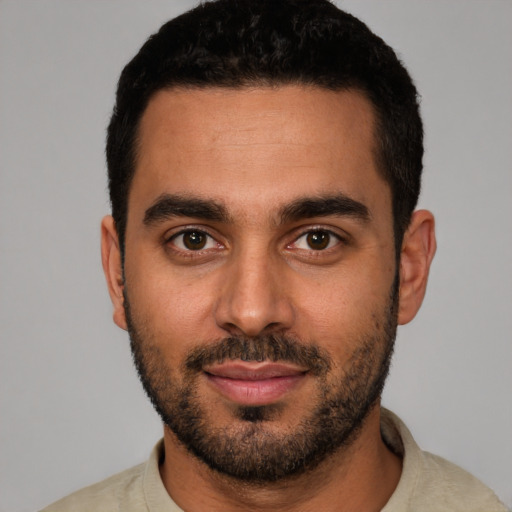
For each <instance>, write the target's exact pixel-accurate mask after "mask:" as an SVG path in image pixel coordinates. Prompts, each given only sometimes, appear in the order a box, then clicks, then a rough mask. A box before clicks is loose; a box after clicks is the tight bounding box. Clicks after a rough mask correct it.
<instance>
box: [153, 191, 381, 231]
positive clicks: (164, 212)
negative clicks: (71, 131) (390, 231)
mask: <svg viewBox="0 0 512 512" xmlns="http://www.w3.org/2000/svg"><path fill="white" fill-rule="evenodd" d="M330 215H334V216H340V217H352V218H354V219H356V220H360V221H364V222H367V221H369V220H370V218H371V216H370V212H369V210H368V208H367V207H366V206H365V205H364V204H363V203H361V202H359V201H356V200H355V199H352V198H351V197H348V196H346V195H345V194H336V195H332V196H331V195H327V196H312V197H302V198H299V199H296V200H295V201H293V202H291V203H289V204H287V205H286V206H284V207H283V208H282V209H281V211H280V213H279V219H280V223H281V224H285V223H287V222H296V221H298V220H301V219H309V218H313V217H327V216H330ZM173 217H193V218H196V219H201V220H209V221H216V222H226V223H227V222H231V217H230V215H229V214H228V212H227V210H226V207H225V206H224V205H222V204H221V203H218V202H216V201H214V200H211V199H202V198H198V197H190V196H181V195H174V194H163V195H161V196H160V197H159V198H158V199H157V200H156V201H155V202H154V203H153V204H152V205H151V206H150V207H149V208H148V209H147V210H146V212H145V214H144V224H145V225H146V226H152V225H155V224H159V223H160V222H163V221H165V220H168V219H171V218H173Z"/></svg>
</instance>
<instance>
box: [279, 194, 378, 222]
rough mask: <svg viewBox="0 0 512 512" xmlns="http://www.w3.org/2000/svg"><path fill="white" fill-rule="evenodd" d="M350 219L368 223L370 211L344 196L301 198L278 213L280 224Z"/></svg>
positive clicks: (361, 204)
mask: <svg viewBox="0 0 512 512" xmlns="http://www.w3.org/2000/svg"><path fill="white" fill-rule="evenodd" d="M331 215H334V216H338V217H351V218H354V219H356V220H360V221H363V222H368V221H369V220H370V219H371V215H370V210H369V209H368V207H367V206H365V205H364V204H363V203H361V202H359V201H356V200H355V199H352V198H351V197H349V196H347V195H345V194H335V195H326V196H313V197H302V198H299V199H297V200H295V201H293V202H292V203H290V204H288V205H286V206H285V207H284V208H283V209H282V210H281V213H280V219H281V223H283V224H284V223H286V222H295V221H298V220H301V219H310V218H313V217H328V216H331Z"/></svg>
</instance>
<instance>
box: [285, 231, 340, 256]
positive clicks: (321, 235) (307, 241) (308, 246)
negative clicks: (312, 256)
mask: <svg viewBox="0 0 512 512" xmlns="http://www.w3.org/2000/svg"><path fill="white" fill-rule="evenodd" d="M340 240H341V239H340V237H339V236H337V235H335V234H334V233H332V232H331V231H327V230H325V229H315V230H314V231H308V232H307V233H304V234H303V235H301V236H299V238H297V240H295V242H294V243H293V246H294V248H296V249H303V250H306V251H311V250H313V251H323V250H325V249H330V248H331V247H334V246H335V245H337V244H339V243H340Z"/></svg>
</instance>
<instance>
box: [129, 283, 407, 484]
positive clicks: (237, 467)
mask: <svg viewBox="0 0 512 512" xmlns="http://www.w3.org/2000/svg"><path fill="white" fill-rule="evenodd" d="M397 305H398V286H397V283H396V282H395V284H394V286H393V290H392V293H391V294H390V299H389V301H388V303H387V304H386V306H385V308H384V310H383V311H382V312H381V313H380V315H372V319H373V322H374V324H373V325H372V326H371V327H372V329H371V332H367V333H365V334H362V335H360V338H359V339H358V340H357V344H355V346H357V349H355V350H354V351H353V352H352V354H351V356H350V358H349V360H348V362H347V363H346V364H344V368H346V369H343V370H342V369H339V370H338V371H337V372H338V373H337V374H333V371H332V368H333V362H332V359H331V357H330V355H329V354H328V353H327V352H326V351H325V350H323V349H322V348H321V347H320V345H319V344H316V343H305V342H303V341H302V340H299V339H296V338H292V337H290V336H286V335H280V334H271V335H264V336H257V337H251V338H249V337H244V336H233V337H229V338H225V339H221V340H220V341H217V342H215V343H203V344H201V345H200V346H197V347H196V348H194V349H192V350H190V352H189V353H188V354H187V356H186V358H185V360H184V361H183V362H182V365H181V367H180V368H179V369H178V370H173V369H171V368H170V367H169V365H168V364H167V363H166V360H165V357H164V355H163V351H162V350H161V348H160V346H159V343H158V342H157V340H156V339H154V338H153V337H152V336H151V334H150V331H149V329H148V328H147V327H148V326H147V325H144V323H143V322H140V323H139V322H138V321H137V319H135V318H134V315H133V313H132V311H131V309H130V304H129V301H128V296H127V293H125V312H126V320H127V325H128V332H129V335H130V340H131V349H132V355H133V360H134V363H135V366H136V368H137V372H138V374H139V377H140V379H141V382H142V385H143V387H144V390H145V391H146V394H147V395H148V397H149V399H150V400H151V402H152V403H153V406H154V407H155V409H156V411H157V412H158V414H159V415H160V417H161V419H162V421H163V422H164V424H165V425H166V426H167V427H168V428H169V429H170V430H171V431H172V432H173V433H174V434H175V436H176V437H177V439H178V440H179V441H180V442H181V443H182V445H183V446H184V447H185V448H186V449H187V450H188V451H189V452H190V453H192V454H193V455H194V456H196V457H197V458H199V459H200V460H201V461H203V462H204V463H205V464H207V465H208V466H209V467H210V468H211V469H213V470H214V471H216V472H219V473H220V474H222V475H226V476H229V477H232V478H234V479H236V480H239V481H242V482H245V483H252V484H264V483H269V482H275V481H278V480H282V479H286V478H293V477H297V476H300V475H302V474H304V473H305V472H307V471H311V470H312V469H314V468H316V467H317V466H318V465H319V464H320V463H321V462H322V461H324V460H325V459H327V458H328V457H329V456H330V455H332V454H334V453H335V452H338V451H339V450H340V449H342V448H344V447H348V446H350V445H351V444H352V443H353V442H354V441H355V439H357V436H358V433H359V432H360V430H361V427H362V425H363V424H364V420H365V419H366V418H367V416H368V414H369V413H370V411H371V410H372V409H373V407H374V406H375V405H376V404H377V403H378V402H379V400H380V396H381V393H382V389H383V387H384V383H385V380H386V377H387V375H388V372H389V366H390V362H391V356H392V353H393V346H394V341H395V336H396V327H397ZM342 342H343V341H342V339H340V343H342ZM225 360H242V361H273V362H276V361H282V362H289V363H292V364H296V365H298V366H300V367H303V368H305V369H307V372H308V373H309V374H310V375H311V376H312V377H313V378H314V379H315V380H316V389H317V392H316V400H315V402H314V404H313V406H312V407H311V408H310V410H309V411H308V412H307V413H306V414H304V415H303V417H302V419H301V420H300V421H299V422H298V423H297V424H296V425H295V426H294V427H293V428H288V427H286V428H285V427H284V426H281V428H279V422H278V420H279V417H280V415H281V414H282V412H283V405H282V404H279V403H277V404H270V405H262V406H244V405H234V406H233V409H232V410H231V414H232V416H233V421H232V422H231V423H230V424H228V425H223V426H222V427H215V426H214V425H213V424H212V422H211V421H210V419H209V416H208V412H207V408H205V407H204V405H203V403H204V397H203V398H202V397H201V396H200V394H199V391H198V380H199V377H200V376H201V375H202V373H203V371H204V370H203V369H204V368H205V367H206V366H208V365H211V364H215V363H222V362H223V361H225Z"/></svg>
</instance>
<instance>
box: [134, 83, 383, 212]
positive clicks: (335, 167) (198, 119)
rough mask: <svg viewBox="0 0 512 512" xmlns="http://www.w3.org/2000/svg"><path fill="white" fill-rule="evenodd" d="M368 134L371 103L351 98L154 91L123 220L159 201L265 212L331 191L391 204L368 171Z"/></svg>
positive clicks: (371, 161) (275, 91)
mask: <svg viewBox="0 0 512 512" xmlns="http://www.w3.org/2000/svg"><path fill="white" fill-rule="evenodd" d="M374 126H375V121H374V113H373V108H372V106H371V104H370V102H369V101H368V100H367V99H366V98H365V97H364V96H363V95H362V94H361V93H359V92H357V91H353V90H350V91H329V90H325V89H319V88H314V87H299V86H282V87H279V88H270V87H268V88H266V87H258V88H244V89H226V88H206V89H171V90H163V91H160V92H158V93H156V94H155V96H154V97H153V98H152V99H151V101H150V102H149V104H148V107H147V109H146V111H145V112H144V115H143V117H142V119H141V124H140V128H139V139H138V157H137V162H136V172H135V176H134V179H133V183H132V187H131V193H130V206H129V211H130V210H131V208H132V206H134V207H135V206H136V205H135V204H132V203H133V202H137V203H140V202H142V203H150V202H152V201H154V199H155V197H157V196H158V195H161V194H162V193H180V194H193V195H195V196H203V197H206V198H209V199H210V198H213V199H215V200H218V201H220V202H223V203H229V204H230V205H231V206H232V207H233V208H236V207H237V206H245V207H248V205H251V207H252V208H263V209H267V210H268V209H269V208H272V207H273V206H276V207H277V206H278V205H279V204H281V203H286V201H289V200H293V199H294V197H297V196H301V195H302V196H304V195H311V194H330V193H333V192H336V191H339V192H342V193H344V194H348V195H350V196H353V197H354V198H355V199H357V200H360V201H363V202H365V203H368V204H370V206H371V203H372V202H374V201H375V200H376V199H378V196H382V194H383V192H384V195H386V196H389V193H388V192H389V191H388V186H387V184H386V183H385V182H384V181H383V180H382V178H381V177H380V175H379V174H378V173H377V170H376V165H375V158H374ZM132 196H133V198H134V199H136V201H132Z"/></svg>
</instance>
